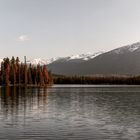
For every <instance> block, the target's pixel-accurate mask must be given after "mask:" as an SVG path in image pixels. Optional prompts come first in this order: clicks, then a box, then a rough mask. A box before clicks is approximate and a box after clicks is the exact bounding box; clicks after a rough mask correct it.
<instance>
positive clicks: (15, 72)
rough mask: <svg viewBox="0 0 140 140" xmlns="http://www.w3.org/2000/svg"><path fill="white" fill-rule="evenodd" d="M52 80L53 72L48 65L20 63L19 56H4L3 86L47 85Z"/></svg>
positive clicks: (1, 81)
mask: <svg viewBox="0 0 140 140" xmlns="http://www.w3.org/2000/svg"><path fill="white" fill-rule="evenodd" d="M51 82H52V76H51V72H49V71H48V69H47V67H46V65H44V66H41V65H37V66H35V65H32V64H26V62H25V63H20V60H19V58H18V57H17V58H16V59H15V58H14V57H12V58H11V60H10V59H9V58H4V59H3V61H2V62H1V69H0V85H1V86H10V85H11V86H19V85H24V86H47V85H48V84H50V83H51Z"/></svg>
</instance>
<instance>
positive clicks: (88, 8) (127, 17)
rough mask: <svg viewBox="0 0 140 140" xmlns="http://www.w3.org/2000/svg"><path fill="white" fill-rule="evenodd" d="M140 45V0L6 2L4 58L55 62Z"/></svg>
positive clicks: (1, 24) (0, 30) (1, 34)
mask: <svg viewBox="0 0 140 140" xmlns="http://www.w3.org/2000/svg"><path fill="white" fill-rule="evenodd" d="M138 41H140V0H0V50H1V51H0V57H1V58H2V57H5V56H9V57H11V56H13V55H14V56H19V57H22V58H23V56H24V55H26V56H27V57H28V58H38V57H41V58H45V59H47V58H51V57H56V56H67V55H71V54H81V53H87V52H92V53H94V52H97V51H108V50H111V49H114V48H117V47H120V46H122V45H127V44H131V43H135V42H138Z"/></svg>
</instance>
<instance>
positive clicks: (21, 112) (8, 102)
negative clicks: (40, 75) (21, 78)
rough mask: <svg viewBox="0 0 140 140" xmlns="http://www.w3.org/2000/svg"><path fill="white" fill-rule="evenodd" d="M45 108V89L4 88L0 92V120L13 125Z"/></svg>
mask: <svg viewBox="0 0 140 140" xmlns="http://www.w3.org/2000/svg"><path fill="white" fill-rule="evenodd" d="M46 106H47V89H46V88H44V89H43V88H21V87H5V88H1V90H0V112H1V119H3V120H2V121H4V120H7V119H8V120H9V121H10V122H11V124H13V125H14V124H15V123H18V122H20V121H21V120H24V123H25V121H26V117H27V116H29V115H33V114H35V112H36V111H37V112H38V111H39V110H43V109H44V110H45V109H46Z"/></svg>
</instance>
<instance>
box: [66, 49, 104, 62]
mask: <svg viewBox="0 0 140 140" xmlns="http://www.w3.org/2000/svg"><path fill="white" fill-rule="evenodd" d="M102 53H104V52H103V51H100V52H96V53H86V54H80V55H71V56H69V57H67V60H74V59H81V60H85V61H87V60H89V59H93V58H94V57H96V56H98V55H100V54H102Z"/></svg>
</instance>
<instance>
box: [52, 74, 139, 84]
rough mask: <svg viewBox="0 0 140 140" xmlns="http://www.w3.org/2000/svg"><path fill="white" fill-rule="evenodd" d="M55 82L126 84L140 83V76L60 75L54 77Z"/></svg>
mask: <svg viewBox="0 0 140 140" xmlns="http://www.w3.org/2000/svg"><path fill="white" fill-rule="evenodd" d="M53 82H54V84H95V85H97V84H116V85H119V84H120V85H121V84H126V85H139V84H140V76H62V75H61V76H59V75H55V76H54V78H53Z"/></svg>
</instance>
